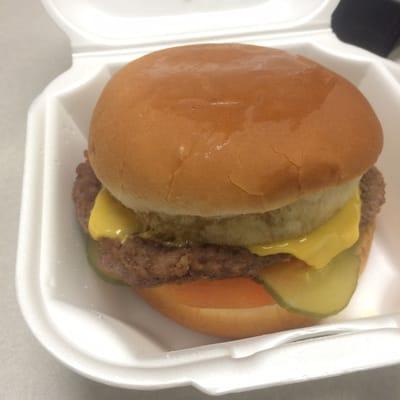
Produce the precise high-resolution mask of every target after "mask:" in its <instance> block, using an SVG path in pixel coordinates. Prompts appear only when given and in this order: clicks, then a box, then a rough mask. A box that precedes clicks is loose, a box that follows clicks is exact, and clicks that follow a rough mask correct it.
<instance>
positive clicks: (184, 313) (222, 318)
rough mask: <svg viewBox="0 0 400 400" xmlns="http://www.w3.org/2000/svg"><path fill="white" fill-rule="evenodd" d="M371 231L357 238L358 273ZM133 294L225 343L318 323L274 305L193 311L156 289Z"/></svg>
mask: <svg viewBox="0 0 400 400" xmlns="http://www.w3.org/2000/svg"><path fill="white" fill-rule="evenodd" d="M374 229H375V226H374V224H370V225H369V226H368V228H367V229H366V230H365V231H364V232H363V234H362V236H361V238H360V246H359V255H360V258H361V268H360V272H361V271H362V270H363V269H364V267H365V264H366V262H367V259H368V254H369V249H370V246H371V242H372V238H373V234H374ZM135 291H136V292H137V293H138V294H139V295H140V296H141V297H142V298H143V299H145V300H146V301H147V302H148V303H149V304H151V305H152V306H153V308H155V309H156V310H158V311H159V312H161V313H162V314H164V315H166V316H167V317H169V318H171V319H173V320H175V321H176V322H178V323H179V324H181V325H184V326H186V327H187V328H190V329H193V330H195V331H198V332H202V333H205V334H208V335H212V336H219V337H225V338H229V339H237V338H244V337H249V336H257V335H262V334H265V333H271V332H277V331H281V330H286V329H292V328H299V327H303V326H308V325H313V324H316V323H317V322H318V320H315V319H312V318H310V317H307V316H304V315H301V314H296V313H292V312H289V311H287V310H285V309H284V308H282V307H280V306H279V305H278V304H274V305H269V306H263V307H256V308H247V309H246V308H243V309H214V308H196V307H189V306H186V305H184V304H180V303H176V302H173V301H172V300H171V299H170V298H165V296H164V297H163V296H160V294H162V293H165V292H163V291H157V288H138V289H135Z"/></svg>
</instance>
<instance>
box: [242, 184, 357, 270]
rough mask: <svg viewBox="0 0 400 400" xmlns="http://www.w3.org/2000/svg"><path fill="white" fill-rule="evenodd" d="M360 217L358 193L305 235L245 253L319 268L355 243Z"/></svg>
mask: <svg viewBox="0 0 400 400" xmlns="http://www.w3.org/2000/svg"><path fill="white" fill-rule="evenodd" d="M360 215H361V201H360V195H359V193H358V190H357V193H355V194H354V195H353V197H352V198H351V199H350V200H349V201H348V202H347V203H346V204H345V205H344V207H343V208H342V209H340V210H339V211H338V212H337V213H336V214H335V215H334V216H333V217H331V218H330V219H329V220H328V221H327V222H326V223H325V224H323V225H321V226H320V227H319V228H317V229H315V230H314V231H312V232H310V233H309V234H308V235H305V236H303V237H301V238H298V239H291V240H286V241H282V242H277V243H272V244H268V245H256V246H250V247H248V249H249V251H251V252H252V253H254V254H257V255H259V256H268V255H271V254H278V253H288V254H292V255H293V256H295V257H296V258H298V259H300V260H303V261H304V262H305V263H306V264H308V265H310V266H312V267H315V268H322V267H324V266H325V265H327V264H328V263H329V261H330V260H331V259H332V258H334V257H335V256H336V255H338V254H339V253H341V252H342V251H343V250H345V249H347V248H349V247H351V246H352V245H353V244H354V243H355V242H356V241H357V240H358V236H359V229H358V225H359V222H360Z"/></svg>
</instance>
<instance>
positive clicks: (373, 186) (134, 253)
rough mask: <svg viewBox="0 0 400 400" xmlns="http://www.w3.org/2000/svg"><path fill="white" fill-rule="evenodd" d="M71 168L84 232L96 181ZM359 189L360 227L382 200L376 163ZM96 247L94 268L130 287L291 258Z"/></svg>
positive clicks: (206, 247)
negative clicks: (74, 175) (97, 250)
mask: <svg viewBox="0 0 400 400" xmlns="http://www.w3.org/2000/svg"><path fill="white" fill-rule="evenodd" d="M76 172H77V177H76V180H75V183H74V188H73V200H74V202H75V208H76V213H77V217H78V220H79V222H80V224H81V226H82V228H83V229H84V230H85V232H87V231H88V221H89V216H90V212H91V210H92V208H93V204H94V201H95V199H96V196H97V193H98V192H99V190H100V189H101V183H100V182H99V181H98V179H97V178H96V176H95V174H94V172H93V170H92V168H91V166H90V164H89V162H88V161H86V162H83V163H81V164H79V166H78V167H77V170H76ZM360 188H361V200H362V209H361V220H360V231H361V232H362V231H363V230H364V229H365V228H366V227H367V225H368V224H369V223H371V222H373V221H374V219H375V216H376V214H377V213H378V212H379V210H380V208H381V206H382V204H383V203H384V201H385V183H384V180H383V177H382V175H381V173H380V172H379V171H378V169H377V168H376V167H372V168H370V169H369V170H368V171H367V172H366V173H365V174H364V176H363V177H362V179H361V183H360ZM98 248H99V255H100V257H99V267H100V268H101V269H102V270H104V271H106V272H107V271H108V272H110V273H111V274H112V275H113V276H117V277H119V278H120V279H121V280H122V281H124V282H125V283H127V284H129V285H131V286H154V285H158V284H162V283H167V282H177V281H184V280H193V279H199V278H209V279H221V278H229V277H238V276H249V277H255V276H257V273H258V271H259V270H260V269H261V268H263V267H265V266H268V265H271V264H273V263H275V262H279V261H284V260H288V259H289V258H290V257H291V256H290V255H287V254H276V255H271V256H265V257H260V256H257V255H255V254H252V253H250V252H249V251H248V250H247V249H244V248H241V247H232V246H218V245H210V244H203V245H200V244H193V245H187V246H184V247H171V246H166V245H164V244H162V243H159V242H155V241H152V240H149V239H142V238H140V237H138V236H131V237H130V238H128V239H127V240H126V241H125V242H124V243H121V242H119V241H118V240H112V239H101V240H99V241H98Z"/></svg>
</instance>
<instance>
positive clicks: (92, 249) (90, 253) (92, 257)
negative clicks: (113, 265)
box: [86, 237, 125, 285]
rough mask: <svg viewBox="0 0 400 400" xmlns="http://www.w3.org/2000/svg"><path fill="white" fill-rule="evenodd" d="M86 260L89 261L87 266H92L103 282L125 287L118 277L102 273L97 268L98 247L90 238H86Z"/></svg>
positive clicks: (105, 272)
mask: <svg viewBox="0 0 400 400" xmlns="http://www.w3.org/2000/svg"><path fill="white" fill-rule="evenodd" d="M86 249H87V258H88V261H89V264H90V265H91V266H92V268H93V269H94V271H95V272H96V274H97V275H98V276H99V277H100V278H101V279H103V281H106V282H108V283H113V284H114V285H125V283H124V282H122V281H121V280H120V279H119V278H118V277H116V276H115V275H113V274H112V273H110V272H108V271H103V270H102V269H100V267H99V256H100V255H99V247H98V243H97V241H96V240H93V239H92V238H90V237H89V238H88V240H87V245H86Z"/></svg>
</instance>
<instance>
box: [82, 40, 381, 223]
mask: <svg viewBox="0 0 400 400" xmlns="http://www.w3.org/2000/svg"><path fill="white" fill-rule="evenodd" d="M381 148H382V130H381V126H380V123H379V121H378V119H377V117H376V115H375V113H374V112H373V110H372V108H371V106H370V105H369V103H368V101H367V100H366V99H365V97H364V96H363V95H362V94H361V92H360V91H359V90H358V89H357V88H356V87H355V86H353V85H352V84H351V83H350V82H348V81H347V80H346V79H344V78H342V77H340V76H339V75H337V74H335V73H334V72H332V71H330V70H328V69H326V68H324V67H323V66H321V65H319V64H317V63H315V62H313V61H311V60H308V59H306V58H304V57H302V56H297V55H292V54H289V53H286V52H284V51H281V50H277V49H270V48H266V47H259V46H250V45H241V44H207V45H193V46H183V47H175V48H169V49H166V50H161V51H158V52H155V53H151V54H148V55H146V56H144V57H142V58H139V59H137V60H135V61H133V62H131V63H130V64H128V65H126V66H125V67H124V68H122V69H121V70H120V71H119V72H118V73H117V74H115V75H114V76H113V78H112V79H111V80H110V81H109V83H108V84H107V85H106V87H105V88H104V90H103V92H102V94H101V96H100V98H99V100H98V103H97V105H96V107H95V110H94V114H93V118H92V122H91V127H90V138H89V159H90V162H91V164H92V166H93V169H94V171H95V173H96V175H97V177H98V178H99V179H100V181H101V182H102V183H103V184H104V185H105V186H106V187H107V188H108V189H109V190H110V191H111V193H112V194H113V195H114V196H115V197H116V198H118V199H119V200H120V201H121V202H122V203H124V204H125V205H126V206H128V207H130V208H132V209H135V210H140V211H156V212H161V213H166V214H171V215H178V214H179V215H198V216H203V217H205V216H225V215H237V214H248V213H262V212H266V211H268V210H271V209H275V208H279V207H282V206H284V205H286V204H288V203H291V202H292V201H294V200H296V199H298V198H299V197H301V196H303V195H304V194H307V193H311V192H316V191H320V190H322V189H324V188H327V187H331V186H336V185H339V184H340V183H343V182H347V181H349V180H351V179H354V178H356V177H359V176H361V175H362V174H363V173H364V172H365V171H366V170H367V169H368V168H369V167H370V166H371V165H373V164H374V163H375V161H376V159H377V157H378V155H379V153H380V151H381Z"/></svg>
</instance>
